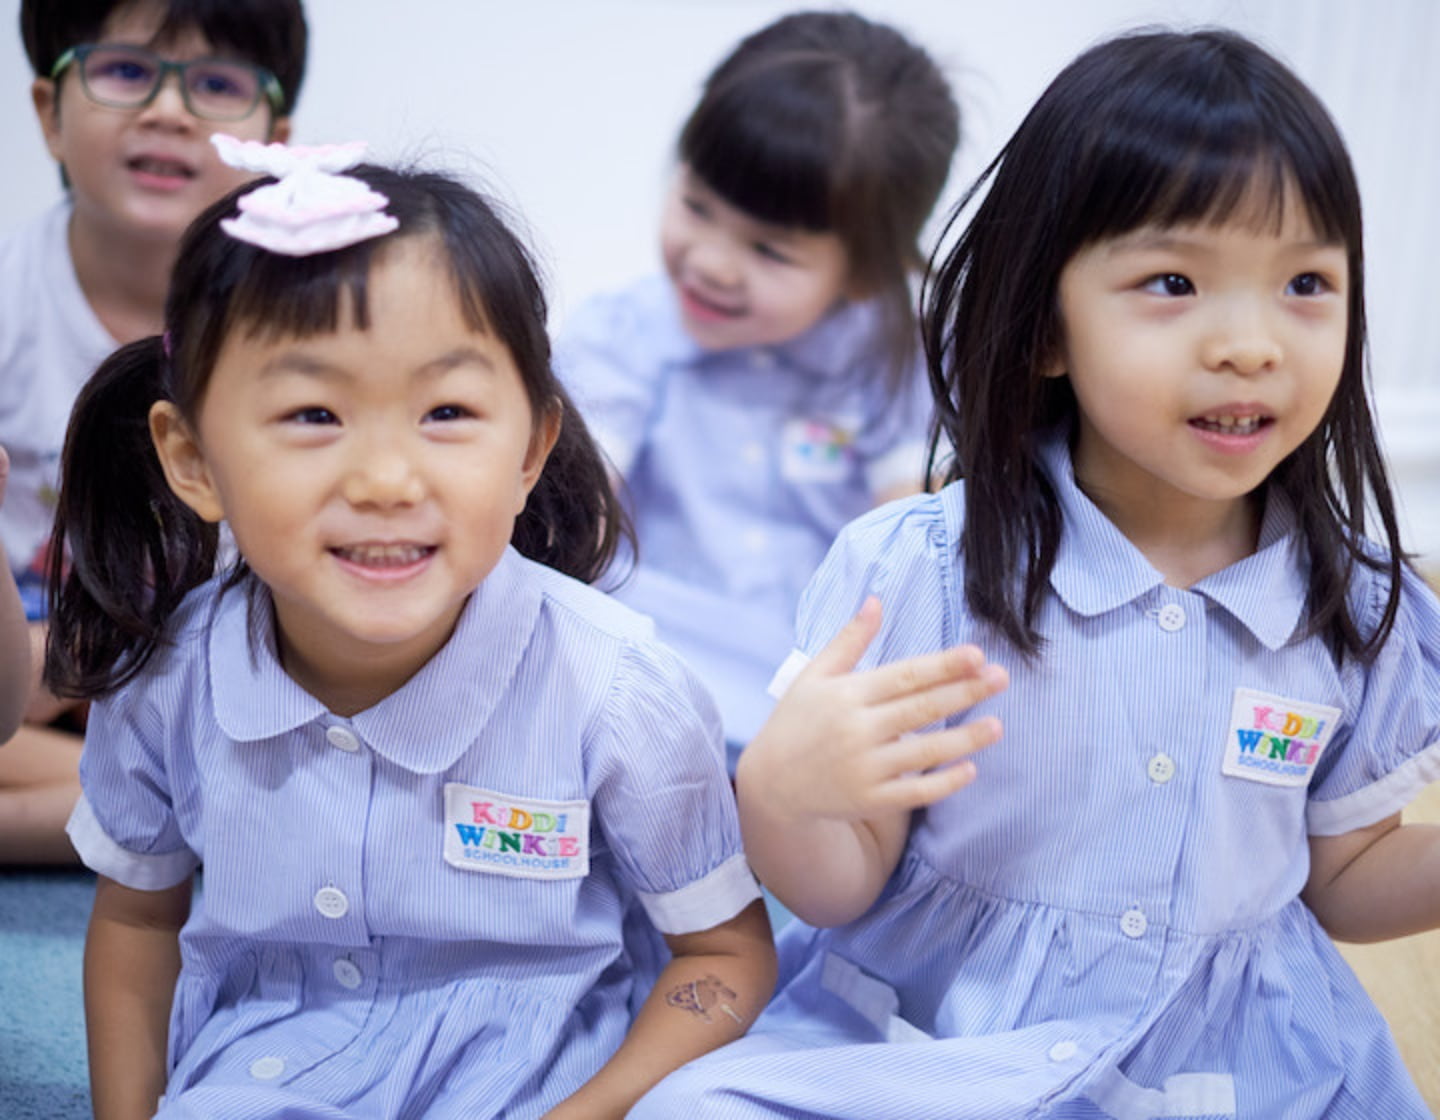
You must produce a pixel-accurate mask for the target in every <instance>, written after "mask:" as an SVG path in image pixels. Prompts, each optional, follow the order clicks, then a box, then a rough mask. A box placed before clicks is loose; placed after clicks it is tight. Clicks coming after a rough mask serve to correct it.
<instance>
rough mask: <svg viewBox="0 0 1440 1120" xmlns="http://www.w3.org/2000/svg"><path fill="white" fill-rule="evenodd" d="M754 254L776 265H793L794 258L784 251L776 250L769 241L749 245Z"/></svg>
mask: <svg viewBox="0 0 1440 1120" xmlns="http://www.w3.org/2000/svg"><path fill="white" fill-rule="evenodd" d="M751 248H752V249H754V250H755V254H756V255H757V256H759V257H763V258H764V259H765V260H767V261H774V262H775V263H776V264H794V263H795V258H794V257H792V256H791V255H790V254H789V253H787V252H786V251H785V250H783V249H780V248H778V247H777V246H776V245H774V244H773V243H772V242H769V241H756V242H754V243H753V244H752V245H751Z"/></svg>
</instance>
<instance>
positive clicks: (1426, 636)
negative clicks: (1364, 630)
mask: <svg viewBox="0 0 1440 1120" xmlns="http://www.w3.org/2000/svg"><path fill="white" fill-rule="evenodd" d="M1368 582H1369V588H1370V591H1371V594H1370V595H1369V598H1368V603H1367V606H1368V610H1367V611H1366V612H1365V615H1366V617H1365V619H1364V621H1365V623H1366V625H1368V626H1375V625H1376V624H1378V622H1379V618H1380V614H1381V611H1382V610H1383V599H1384V587H1385V582H1384V580H1383V579H1380V578H1378V577H1374V578H1370V579H1369V581H1368ZM1345 694H1346V697H1347V702H1348V703H1349V704H1350V705H1351V707H1352V709H1353V711H1354V716H1353V718H1350V719H1347V720H1346V726H1345V727H1344V728H1343V729H1342V731H1341V732H1340V733H1339V734H1337V740H1339V741H1337V742H1335V743H1332V744H1331V749H1330V750H1329V751H1327V752H1326V753H1327V755H1328V756H1329V757H1325V756H1322V760H1321V763H1320V766H1319V768H1318V770H1317V774H1316V781H1315V784H1314V785H1313V786H1312V788H1311V791H1310V804H1309V808H1308V811H1307V821H1308V826H1309V830H1310V832H1311V833H1312V834H1313V835H1316V836H1337V835H1340V834H1342V833H1345V832H1351V831H1353V830H1354V829H1357V828H1364V827H1365V826H1366V825H1370V824H1374V823H1375V822H1377V821H1380V820H1384V819H1385V818H1386V817H1388V816H1391V815H1392V814H1394V813H1397V812H1399V811H1400V810H1401V809H1403V808H1404V807H1405V806H1406V805H1407V804H1409V803H1410V801H1412V800H1413V799H1414V797H1415V795H1416V794H1418V793H1419V792H1420V791H1421V790H1422V789H1423V788H1424V787H1425V786H1426V785H1427V784H1429V783H1430V782H1433V781H1436V780H1437V779H1440V602H1437V600H1436V598H1435V595H1434V593H1433V592H1432V591H1431V590H1430V589H1429V587H1427V586H1426V585H1425V582H1424V580H1422V579H1421V578H1420V577H1419V576H1418V575H1416V574H1415V573H1414V572H1412V571H1410V570H1409V569H1408V568H1407V569H1406V570H1405V572H1404V575H1403V577H1402V584H1401V595H1400V607H1399V611H1398V613H1397V615H1396V618H1395V625H1394V627H1393V629H1392V630H1391V632H1390V636H1389V637H1388V638H1387V639H1386V641H1385V644H1384V645H1383V646H1382V647H1381V649H1380V652H1379V653H1378V654H1377V655H1376V657H1375V659H1374V661H1373V662H1371V663H1370V664H1369V665H1368V666H1367V665H1362V664H1359V663H1356V664H1353V665H1351V666H1347V669H1346V672H1345ZM1352 696H1353V697H1354V699H1353V700H1351V699H1349V698H1350V697H1352ZM1341 735H1343V739H1341V738H1340V736H1341ZM1336 748H1338V749H1336Z"/></svg>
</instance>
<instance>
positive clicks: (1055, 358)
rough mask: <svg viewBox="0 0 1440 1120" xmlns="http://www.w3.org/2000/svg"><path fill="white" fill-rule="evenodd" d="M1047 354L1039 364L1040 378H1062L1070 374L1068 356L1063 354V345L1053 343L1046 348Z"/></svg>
mask: <svg viewBox="0 0 1440 1120" xmlns="http://www.w3.org/2000/svg"><path fill="white" fill-rule="evenodd" d="M1046 349H1047V350H1048V351H1049V353H1048V354H1046V355H1045V357H1044V359H1043V360H1042V361H1041V362H1040V376H1041V377H1064V376H1065V375H1066V374H1068V373H1069V372H1070V356H1069V355H1068V354H1066V353H1065V345H1064V343H1054V344H1052V345H1051V346H1049V347H1047V348H1046Z"/></svg>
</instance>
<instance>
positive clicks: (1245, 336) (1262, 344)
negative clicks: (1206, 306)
mask: <svg viewBox="0 0 1440 1120" xmlns="http://www.w3.org/2000/svg"><path fill="white" fill-rule="evenodd" d="M1283 356H1284V350H1283V348H1282V346H1281V344H1280V337H1279V334H1278V332H1277V330H1276V328H1275V323H1274V321H1273V319H1272V317H1271V314H1270V312H1269V310H1268V309H1267V308H1266V307H1265V306H1264V304H1263V301H1262V300H1260V299H1257V298H1252V297H1239V298H1235V299H1231V300H1228V301H1226V302H1225V303H1224V304H1222V305H1220V306H1218V307H1217V308H1216V313H1215V319H1214V322H1213V323H1212V324H1211V326H1210V329H1209V331H1208V333H1207V335H1206V338H1205V343H1204V353H1203V360H1204V362H1205V366H1206V368H1207V369H1211V370H1216V371H1228V372H1231V373H1238V374H1241V375H1242V376H1246V377H1249V376H1253V375H1255V374H1260V373H1268V372H1270V371H1271V370H1273V369H1275V367H1276V366H1278V365H1279V364H1280V360H1281V358H1282V357H1283Z"/></svg>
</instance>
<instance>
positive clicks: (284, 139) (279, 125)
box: [269, 117, 290, 144]
mask: <svg viewBox="0 0 1440 1120" xmlns="http://www.w3.org/2000/svg"><path fill="white" fill-rule="evenodd" d="M269 139H270V143H272V144H288V143H289V142H290V118H289V117H276V118H275V119H274V120H273V121H271V122H270V137H269Z"/></svg>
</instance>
